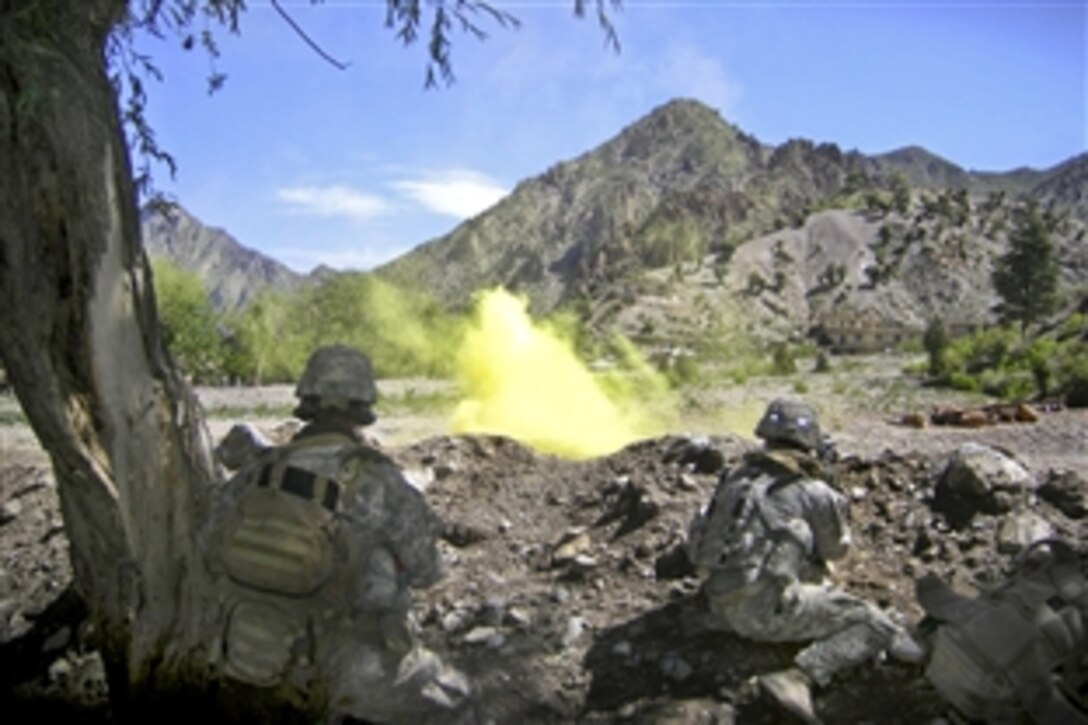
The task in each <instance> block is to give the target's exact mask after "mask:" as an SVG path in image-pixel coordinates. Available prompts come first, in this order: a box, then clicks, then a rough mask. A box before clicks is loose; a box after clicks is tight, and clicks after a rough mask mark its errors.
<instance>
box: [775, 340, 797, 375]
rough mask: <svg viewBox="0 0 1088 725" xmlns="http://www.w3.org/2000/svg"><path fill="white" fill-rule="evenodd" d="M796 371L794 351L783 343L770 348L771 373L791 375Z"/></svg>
mask: <svg viewBox="0 0 1088 725" xmlns="http://www.w3.org/2000/svg"><path fill="white" fill-rule="evenodd" d="M796 372H797V360H796V356H795V354H794V351H793V350H791V349H790V346H789V345H787V344H785V343H780V344H778V345H775V346H774V348H773V349H772V350H771V373H772V374H774V375H793V374H794V373H796Z"/></svg>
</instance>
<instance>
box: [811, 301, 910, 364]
mask: <svg viewBox="0 0 1088 725" xmlns="http://www.w3.org/2000/svg"><path fill="white" fill-rule="evenodd" d="M921 334H922V331H921V330H916V329H914V328H911V327H908V326H906V325H904V324H902V323H900V322H896V321H894V320H888V319H886V318H884V317H883V316H881V315H880V314H878V313H877V312H875V311H873V310H849V309H840V310H833V311H831V312H827V313H824V314H823V315H820V317H819V318H818V319H817V321H816V324H815V325H814V326H813V328H812V336H813V337H814V338H815V339H816V341H817V342H819V343H820V344H821V345H824V346H825V347H828V348H830V350H831V351H832V352H836V353H848V354H850V353H853V354H857V353H870V352H882V351H884V350H889V349H892V348H896V347H898V346H899V345H901V344H902V343H904V342H907V341H908V340H917V339H919V338H920V337H921Z"/></svg>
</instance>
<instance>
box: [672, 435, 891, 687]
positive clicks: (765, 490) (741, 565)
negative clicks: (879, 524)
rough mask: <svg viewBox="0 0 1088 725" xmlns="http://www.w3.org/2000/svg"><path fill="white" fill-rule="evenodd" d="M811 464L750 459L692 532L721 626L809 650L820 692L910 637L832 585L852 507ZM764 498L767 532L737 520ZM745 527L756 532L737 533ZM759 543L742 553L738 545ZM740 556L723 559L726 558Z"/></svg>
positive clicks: (807, 664)
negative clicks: (749, 499)
mask: <svg viewBox="0 0 1088 725" xmlns="http://www.w3.org/2000/svg"><path fill="white" fill-rule="evenodd" d="M819 471H820V464H819V463H818V462H817V461H816V459H814V458H812V457H811V456H809V455H808V454H806V453H804V452H802V451H798V450H789V449H777V450H769V451H763V452H759V453H754V454H749V455H748V456H747V457H746V458H745V461H744V464H743V465H742V466H741V467H740V468H739V469H738V470H736V471H734V472H732V473H731V474H730V475H729V476H727V477H725V478H723V480H722V481H721V482H720V483H719V485H718V490H717V491H716V492H715V495H714V498H713V499H712V503H711V505H710V506H709V507H708V509H707V510H706V511H704V512H701V513H700V514H698V515H697V516H696V517H695V519H694V520H693V522H692V526H691V531H690V534H689V539H688V548H689V553H690V555H691V558H692V560H693V561H695V562H696V563H697V564H698V565H700V566H701V567H704V568H705V569H707V570H708V576H707V578H706V581H705V584H704V592H705V594H706V597H707V600H708V603H709V607H710V614H711V618H712V620H713V623H714V624H715V625H716V626H718V627H720V628H722V629H728V630H731V631H733V632H735V633H737V634H739V635H741V636H742V637H746V638H748V639H752V640H756V641H763V642H806V641H811V642H812V644H811V645H809V646H808V647H806V648H804V649H803V650H802V651H801V652H800V653H799V654H798V656H797V658H796V665H797V666H798V667H799V668H800V669H801V670H802V671H803V672H804V673H805V674H807V675H808V676H809V677H810V678H811V679H812V680H813V681H815V682H816V683H817V684H821V685H822V684H826V683H827V682H828V680H830V678H831V676H832V675H833V674H834V673H835V672H838V671H839V670H842V669H845V668H848V667H852V666H855V665H857V664H859V663H861V662H864V661H865V660H867V659H869V658H871V657H873V656H874V655H876V654H877V653H879V652H881V651H882V650H885V649H886V648H888V647H889V645H891V643H892V641H893V639H894V638H895V637H896V635H897V633H898V632H899V631H900V628H899V627H898V626H897V625H896V624H894V623H893V622H892V621H891V619H889V617H888V616H887V615H886V614H884V613H883V612H882V611H880V610H879V609H877V608H876V607H875V606H873V605H872V604H870V603H868V602H866V601H864V600H863V599H860V598H858V597H855V596H852V595H850V594H848V593H846V592H844V591H842V590H839V589H836V588H835V587H833V586H832V585H830V584H829V583H828V582H827V580H826V575H827V574H828V566H827V562H830V561H833V560H835V559H839V558H841V557H842V556H844V555H845V554H846V551H847V548H848V547H849V544H850V533H849V529H848V524H847V520H846V510H847V502H846V499H845V498H844V497H843V496H842V494H840V493H839V492H838V491H836V490H835V489H834V488H832V487H831V486H830V485H829V484H828V483H826V482H825V481H823V480H821V479H820V478H819V477H818V472H819ZM745 489H749V490H752V491H755V492H756V493H755V498H756V499H758V504H757V506H756V508H757V509H758V510H757V511H755V512H754V513H753V514H751V516H752V518H753V521H756V522H757V523H758V525H752V526H750V527H747V524H746V523H745V522H739V521H737V520H736V518H737V514H739V513H740V509H742V508H743V507H744V504H743V503H742V502H741V500H740V497H741V495H742V493H741V492H742V491H744V490H745ZM737 526H740V527H742V528H743V527H747V528H748V529H749V530H748V531H746V532H743V531H742V532H737V531H731V529H735V528H736V527H737ZM744 537H749V538H751V537H756V538H758V540H755V541H753V540H748V541H745V542H744V543H742V544H735V543H734V544H732V545H731V544H730V543H729V541H730V540H743V539H744ZM723 547H724V548H725V549H727V550H728V549H730V548H732V551H726V552H725V553H724V555H723V553H722V548H723Z"/></svg>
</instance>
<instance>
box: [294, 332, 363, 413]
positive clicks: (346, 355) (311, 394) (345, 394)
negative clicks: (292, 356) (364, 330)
mask: <svg viewBox="0 0 1088 725" xmlns="http://www.w3.org/2000/svg"><path fill="white" fill-rule="evenodd" d="M295 396H296V397H298V398H299V399H300V400H303V401H306V400H308V399H309V400H314V401H315V402H317V403H318V404H319V405H320V406H321V407H327V408H341V409H347V408H348V407H349V405H350V404H355V405H362V406H364V407H367V408H369V407H370V406H372V405H374V402H375V401H376V400H377V399H378V390H377V388H376V387H375V386H374V371H373V369H372V368H371V367H370V359H369V358H367V356H366V355H364V354H363V353H361V352H359V351H358V350H356V349H355V348H352V347H348V346H347V345H328V346H326V347H321V348H318V349H317V350H315V351H314V353H313V354H312V355H310V359H309V360H308V361H307V362H306V369H305V370H303V371H302V377H301V378H300V379H299V381H298V387H297V388H295Z"/></svg>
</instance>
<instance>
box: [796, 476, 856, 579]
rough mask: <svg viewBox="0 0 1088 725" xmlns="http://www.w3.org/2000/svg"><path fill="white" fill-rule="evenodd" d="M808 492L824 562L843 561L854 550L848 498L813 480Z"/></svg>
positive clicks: (807, 499)
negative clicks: (848, 551) (851, 546)
mask: <svg viewBox="0 0 1088 725" xmlns="http://www.w3.org/2000/svg"><path fill="white" fill-rule="evenodd" d="M806 489H807V490H806V494H807V496H806V507H807V508H808V509H809V517H808V518H809V524H810V526H811V527H812V533H813V536H814V538H815V544H816V552H817V554H818V555H819V556H820V558H821V559H823V560H824V561H834V560H836V559H841V558H842V557H843V556H845V555H846V551H847V549H849V548H850V525H849V523H848V522H847V506H848V503H847V501H846V498H845V497H844V496H843V495H842V494H840V493H839V492H838V491H836V490H835V489H833V488H831V487H830V486H828V485H827V484H826V483H824V482H823V481H819V480H815V481H813V482H812V483H811V484H809V485H808V486H806Z"/></svg>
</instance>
